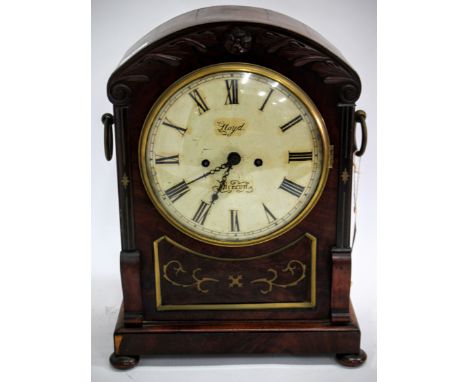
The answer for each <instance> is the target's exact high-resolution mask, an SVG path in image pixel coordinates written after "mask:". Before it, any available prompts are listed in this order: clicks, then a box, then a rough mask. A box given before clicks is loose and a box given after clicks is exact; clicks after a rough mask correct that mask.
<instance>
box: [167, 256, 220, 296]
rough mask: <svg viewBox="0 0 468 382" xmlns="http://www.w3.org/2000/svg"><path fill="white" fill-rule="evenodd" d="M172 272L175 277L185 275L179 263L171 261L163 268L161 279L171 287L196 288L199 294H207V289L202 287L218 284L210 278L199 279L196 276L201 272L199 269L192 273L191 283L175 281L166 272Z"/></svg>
mask: <svg viewBox="0 0 468 382" xmlns="http://www.w3.org/2000/svg"><path fill="white" fill-rule="evenodd" d="M170 270H172V272H175V275H176V276H178V275H179V273H181V272H182V273H187V271H186V270H185V269H184V268H183V267H182V264H181V263H180V261H177V260H171V261H169V262H168V263H166V264H165V265H164V266H163V277H164V278H165V279H166V280H167V281H169V282H170V283H171V284H172V285H174V286H178V287H182V288H196V289H197V290H198V291H199V292H201V293H208V289H206V288H204V287H203V286H202V285H203V284H204V283H207V282H218V281H219V280H217V279H214V278H211V277H203V278H199V276H198V274H199V272H201V268H196V269H194V270H193V271H192V280H193V283H189V284H186V283H182V281H180V282H179V281H175V280H173V279H172V278H171V277H170V276H169V275H168V271H170Z"/></svg>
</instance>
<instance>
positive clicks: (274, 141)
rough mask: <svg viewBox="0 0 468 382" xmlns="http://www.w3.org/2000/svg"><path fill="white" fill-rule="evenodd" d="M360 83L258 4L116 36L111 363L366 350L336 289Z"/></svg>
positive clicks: (347, 254) (344, 283)
mask: <svg viewBox="0 0 468 382" xmlns="http://www.w3.org/2000/svg"><path fill="white" fill-rule="evenodd" d="M360 90H361V84H360V80H359V77H358V75H357V74H356V72H355V71H354V70H353V69H352V68H351V67H350V66H349V64H348V63H347V62H346V61H345V59H344V58H343V57H342V56H341V54H340V53H339V52H338V51H337V50H336V49H335V48H334V47H333V46H331V45H330V44H329V43H328V42H327V41H325V40H324V39H323V37H321V36H320V35H318V34H317V33H316V32H314V31H313V30H312V29H310V28H309V27H307V26H305V25H303V24H302V23H300V22H298V21H296V20H293V19H291V18H289V17H287V16H284V15H281V14H278V13H275V12H272V11H268V10H264V9H258V8H250V7H231V6H229V7H225V6H223V7H211V8H204V9H199V10H196V11H192V12H189V13H186V14H183V15H181V16H179V17H176V18H174V19H172V20H170V21H168V22H166V23H165V24H163V25H161V26H159V27H158V28H156V29H154V30H153V31H151V32H150V33H149V34H148V35H146V36H145V37H143V39H141V40H140V41H139V42H137V43H136V44H135V45H134V46H133V47H132V48H130V49H129V51H128V53H127V54H126V56H125V57H124V59H123V60H122V62H121V63H120V65H119V66H118V68H117V69H116V70H115V71H114V73H113V74H112V75H111V77H110V79H109V81H108V89H107V91H108V97H109V100H110V101H111V102H112V103H113V105H114V110H113V115H111V114H105V115H104V116H103V122H104V126H105V153H106V157H107V158H108V159H109V160H110V158H111V157H112V153H113V146H114V144H113V140H114V139H113V137H114V131H115V151H116V158H117V176H118V192H119V207H120V226H121V242H122V251H121V253H120V270H121V280H122V290H123V303H122V308H121V311H120V314H119V318H118V321H117V324H116V328H115V332H114V353H113V354H112V355H111V358H110V360H111V363H112V365H113V366H115V367H117V368H122V369H125V368H129V367H132V366H134V365H136V363H137V362H138V359H139V356H141V355H159V354H252V353H270V354H274V353H286V354H301V355H304V354H314V353H334V354H336V355H337V358H338V360H339V361H340V362H341V363H342V364H344V365H347V366H356V365H360V364H361V363H363V362H364V360H365V353H364V352H363V351H362V350H361V349H360V329H359V326H358V323H357V320H356V316H355V314H354V312H353V309H352V305H351V302H350V299H349V292H350V281H351V280H350V279H351V245H350V222H351V193H352V184H353V157H354V155H356V154H357V155H362V153H363V151H364V149H365V140H366V132H365V123H364V118H365V113H364V112H360V111H359V112H356V111H355V102H356V101H357V99H358V97H359V94H360ZM356 121H358V122H361V126H363V134H362V138H363V141H362V142H361V143H360V145H359V150H358V152H357V147H356V143H355V139H354V134H355V128H356ZM113 126H115V127H114V131H113V128H112V127H113Z"/></svg>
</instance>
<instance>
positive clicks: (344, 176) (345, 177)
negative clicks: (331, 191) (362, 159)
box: [340, 169, 350, 184]
mask: <svg viewBox="0 0 468 382" xmlns="http://www.w3.org/2000/svg"><path fill="white" fill-rule="evenodd" d="M340 178H341V180H342V181H343V183H344V184H346V183H348V180H349V178H350V176H349V174H348V170H347V169H344V171H343V172H342V173H341V175H340Z"/></svg>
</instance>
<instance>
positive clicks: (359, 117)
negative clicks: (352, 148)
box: [354, 110, 367, 157]
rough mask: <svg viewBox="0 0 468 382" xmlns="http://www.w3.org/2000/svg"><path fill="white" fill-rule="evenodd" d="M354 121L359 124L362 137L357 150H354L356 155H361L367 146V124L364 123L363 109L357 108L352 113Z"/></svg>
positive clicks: (364, 114) (364, 113)
mask: <svg viewBox="0 0 468 382" xmlns="http://www.w3.org/2000/svg"><path fill="white" fill-rule="evenodd" d="M354 117H355V121H356V122H358V123H359V124H360V125H361V131H362V137H361V146H360V147H359V150H358V151H356V152H355V155H356V156H357V157H361V156H363V155H364V153H365V152H366V147H367V125H366V112H365V111H364V110H357V111H356V113H354Z"/></svg>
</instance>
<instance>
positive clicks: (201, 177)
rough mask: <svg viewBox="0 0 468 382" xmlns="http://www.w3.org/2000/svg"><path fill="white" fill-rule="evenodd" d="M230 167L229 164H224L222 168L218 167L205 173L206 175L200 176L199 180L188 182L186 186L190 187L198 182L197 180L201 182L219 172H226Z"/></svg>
mask: <svg viewBox="0 0 468 382" xmlns="http://www.w3.org/2000/svg"><path fill="white" fill-rule="evenodd" d="M228 166H229V162H226V163H223V164H222V165H221V166H218V167H216V168H214V169H213V170H210V171H208V172H205V173H204V174H202V175H200V176H199V177H198V178H195V179H192V180H191V181H190V182H186V184H187V185H189V184H192V183H194V182H196V181H197V180H200V179H203V178H206V177H207V176H210V175H213V174H216V173H217V172H218V171H221V170H224V169H225V168H227V167H228Z"/></svg>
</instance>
